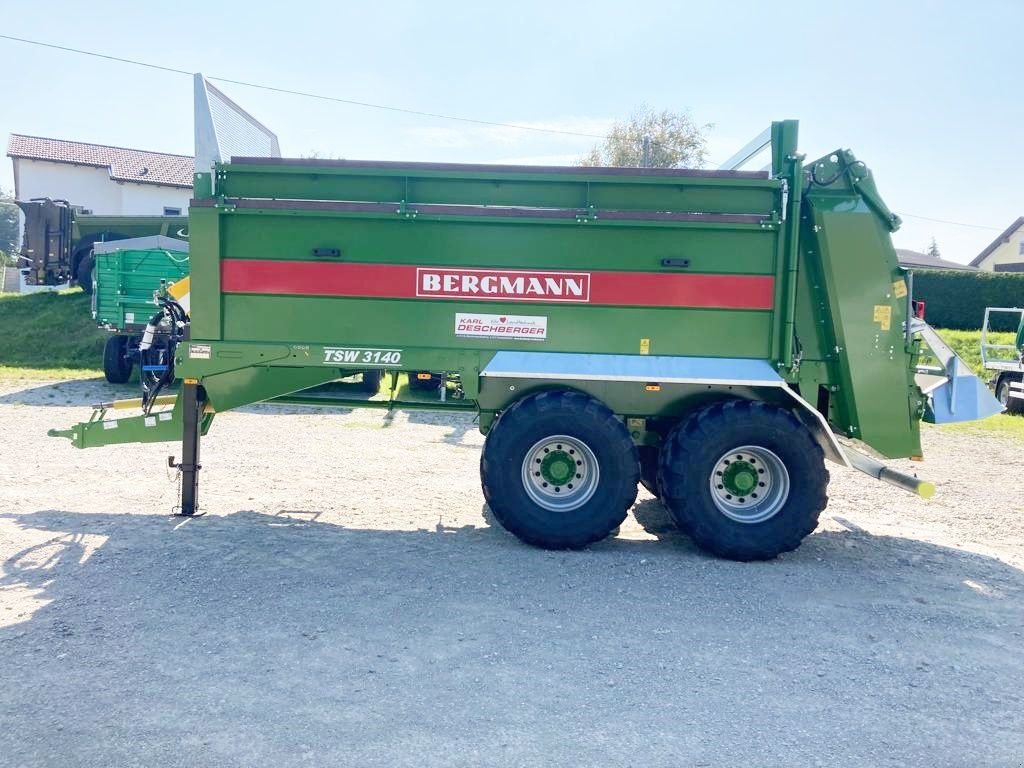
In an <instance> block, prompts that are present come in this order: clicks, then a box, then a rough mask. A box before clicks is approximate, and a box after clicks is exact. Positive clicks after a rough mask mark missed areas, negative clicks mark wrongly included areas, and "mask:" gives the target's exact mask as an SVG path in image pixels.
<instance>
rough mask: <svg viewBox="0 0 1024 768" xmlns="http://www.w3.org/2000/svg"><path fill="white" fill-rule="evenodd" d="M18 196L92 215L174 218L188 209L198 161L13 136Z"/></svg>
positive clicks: (9, 153)
mask: <svg viewBox="0 0 1024 768" xmlns="http://www.w3.org/2000/svg"><path fill="white" fill-rule="evenodd" d="M7 156H8V157H10V158H11V161H12V162H13V163H14V196H15V198H16V199H18V200H31V199H33V198H39V197H49V198H52V199H60V200H67V201H68V202H69V203H71V204H72V205H76V206H81V207H83V208H85V209H86V210H89V211H92V212H93V213H102V214H157V215H172V214H179V213H184V212H186V211H187V210H188V201H189V199H190V198H191V197H192V169H193V165H194V163H193V159H192V157H191V156H190V155H172V154H167V153H164V152H150V151H147V150H141V149H128V148H126V147H111V146H106V145H103V144H88V143H86V142H82V141H65V140H63V139H49V138H44V137H41V136H24V135H22V134H17V133H12V134H11V135H10V138H9V140H8V143H7Z"/></svg>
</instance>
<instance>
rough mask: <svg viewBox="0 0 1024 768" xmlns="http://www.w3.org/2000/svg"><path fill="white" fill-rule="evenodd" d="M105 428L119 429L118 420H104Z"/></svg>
mask: <svg viewBox="0 0 1024 768" xmlns="http://www.w3.org/2000/svg"><path fill="white" fill-rule="evenodd" d="M103 428H104V429H117V422H116V421H104V422H103Z"/></svg>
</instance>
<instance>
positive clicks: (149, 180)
mask: <svg viewBox="0 0 1024 768" xmlns="http://www.w3.org/2000/svg"><path fill="white" fill-rule="evenodd" d="M7 156H8V157H18V158H25V159H28V160H44V161H47V162H51V163H68V164H71V165H88V166H92V167H94V168H107V169H109V171H110V178H111V179H113V180H114V181H130V182H132V183H134V184H157V185H162V186H169V187H191V186H192V173H193V167H194V162H193V159H192V158H191V157H190V156H188V155H171V154H167V153H165V152H148V151H146V150H142V149H127V148H125V147H108V146H105V145H103V144H87V143H85V142H82V141H64V140H63V139H47V138H43V137H40V136H23V135H21V134H18V133H12V134H11V137H10V140H9V141H8V142H7Z"/></svg>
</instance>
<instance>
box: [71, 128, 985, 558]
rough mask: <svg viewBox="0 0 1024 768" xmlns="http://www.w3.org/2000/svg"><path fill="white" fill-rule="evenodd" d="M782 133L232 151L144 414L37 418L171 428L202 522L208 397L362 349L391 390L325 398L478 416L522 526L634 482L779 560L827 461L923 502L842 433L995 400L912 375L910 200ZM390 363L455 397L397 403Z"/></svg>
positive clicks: (149, 431) (555, 541) (615, 506)
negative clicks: (383, 156)
mask: <svg viewBox="0 0 1024 768" xmlns="http://www.w3.org/2000/svg"><path fill="white" fill-rule="evenodd" d="M796 140H797V124H796V122H795V121H785V122H779V123H774V124H773V125H772V127H771V130H770V131H769V132H768V133H767V138H766V139H765V140H764V143H765V144H767V145H770V148H771V155H772V161H771V166H770V170H769V171H765V172H746V171H738V170H724V171H704V170H665V169H636V168H560V167H559V168H544V167H527V166H487V165H449V164H430V163H387V162H358V161H325V160H318V159H305V160H291V159H281V158H233V159H232V161H231V162H230V163H221V164H218V165H217V166H216V168H215V172H214V173H213V174H200V175H199V176H197V182H196V192H195V197H196V199H195V200H194V202H193V204H192V207H191V209H190V232H191V238H190V243H191V267H192V274H191V285H190V290H189V293H188V297H187V298H188V300H189V301H190V302H191V313H190V316H187V315H186V313H185V312H184V311H183V309H182V307H181V306H180V304H181V299H183V298H184V296H183V295H182V292H181V291H180V290H177V291H176V289H175V287H174V286H172V288H171V289H170V291H169V292H167V294H166V295H164V296H162V297H160V299H159V301H160V305H161V307H162V308H163V312H164V316H163V318H162V319H161V321H160V322H159V323H154V324H153V325H151V326H150V327H149V328H148V329H147V334H148V335H150V336H151V337H152V339H153V342H152V343H156V341H155V340H156V339H157V338H160V339H162V341H161V342H160V343H163V344H166V346H167V348H168V349H170V350H172V351H173V375H171V376H168V377H166V381H163V382H161V383H159V385H157V386H153V387H150V388H147V389H146V390H145V391H144V394H143V398H142V400H141V401H138V402H137V403H136V404H137V405H140V406H141V407H142V410H143V413H142V414H141V415H138V416H130V417H127V418H121V419H117V420H112V419H110V418H108V415H109V408H110V407H111V405H112V404H104V405H102V406H100V407H99V408H98V409H97V410H96V411H95V413H94V415H93V418H92V420H91V421H89V422H86V423H83V424H79V425H77V426H75V427H72V428H71V429H68V430H63V431H53V432H52V434H55V435H61V436H65V437H68V438H70V439H71V440H72V442H73V444H74V445H75V446H77V447H91V446H99V445H108V444H112V443H126V442H154V441H161V440H177V439H182V445H183V455H182V459H181V461H180V462H179V463H177V464H176V466H177V467H178V469H179V471H180V472H181V475H182V496H181V512H182V514H186V515H191V514H195V513H196V512H197V511H198V509H199V507H198V504H197V493H198V482H197V478H198V474H199V468H200V465H199V445H200V436H201V435H202V434H205V433H206V431H207V430H208V429H209V428H210V425H211V423H212V421H213V420H214V418H215V416H216V414H217V413H219V412H222V411H226V410H229V409H231V408H237V407H239V406H242V405H246V404H249V403H253V402H258V401H264V400H268V399H271V398H275V399H277V400H279V401H281V400H283V401H286V402H294V403H300V404H302V403H306V404H313V405H318V406H322V405H324V404H325V399H324V398H322V397H320V396H316V397H312V396H310V395H309V394H302V393H301V391H302V390H305V389H307V388H309V387H313V386H316V385H318V384H320V383H323V382H325V381H329V380H331V379H333V378H335V377H337V376H338V375H339V372H340V371H347V370H353V369H358V368H364V367H372V368H375V369H379V370H382V371H386V372H388V373H389V374H391V379H392V387H391V391H392V397H391V399H390V400H387V401H370V402H365V401H359V400H353V399H346V398H342V397H337V398H335V399H334V400H333V402H336V403H338V404H344V405H348V406H352V405H369V406H378V407H388V408H402V407H407V408H421V407H425V406H427V407H432V408H449V409H463V410H472V411H476V412H478V413H479V420H480V421H479V423H480V429H481V430H482V431H483V432H484V433H485V434H486V435H487V439H486V443H485V446H484V449H483V456H482V460H481V479H482V484H483V493H484V496H485V498H486V499H487V502H488V504H489V505H490V508H491V510H492V512H493V513H494V516H495V517H496V518H497V519H498V520H499V521H500V522H501V523H502V525H504V526H505V527H506V528H508V529H509V530H510V531H512V532H513V533H515V534H516V535H517V536H519V537H520V538H521V539H523V540H525V541H528V542H531V543H534V544H538V545H540V546H545V547H558V548H561V547H582V546H585V545H587V544H589V543H591V542H595V541H597V540H599V539H601V538H603V537H605V536H607V535H608V534H609V533H610V532H611V531H613V530H615V528H616V527H617V526H618V525H619V524H620V523H621V522H622V521H623V519H624V517H625V516H626V514H627V511H628V509H629V508H630V506H631V505H632V504H633V501H634V499H635V497H636V493H637V484H638V482H640V481H641V480H642V481H643V482H644V484H645V485H646V486H647V487H648V488H649V489H651V490H652V491H653V492H655V493H657V494H658V495H660V497H661V498H662V500H663V501H664V503H665V504H666V506H667V507H668V509H669V510H670V512H671V513H672V515H673V516H674V518H675V519H676V521H677V522H678V524H679V525H680V526H681V527H682V528H683V529H684V530H685V531H686V532H688V533H689V535H690V536H692V537H693V539H694V541H695V542H696V543H697V544H698V545H700V546H701V547H703V548H705V549H707V550H709V551H711V552H713V553H716V554H718V555H721V556H725V557H730V558H735V559H740V560H751V559H761V558H770V557H773V556H775V555H777V554H778V553H780V552H784V551H787V550H790V549H793V548H795V547H796V546H797V545H798V544H799V543H800V541H801V540H802V539H803V538H804V537H805V536H806V535H808V534H809V533H810V532H811V531H812V530H814V528H815V526H816V525H817V520H818V515H819V513H820V512H821V510H822V509H823V507H824V506H825V503H826V500H827V497H826V487H827V484H828V473H827V471H826V470H825V466H824V459H826V458H828V459H830V460H831V461H834V462H837V463H839V464H842V465H845V466H852V467H855V468H857V469H859V470H862V471H864V472H866V473H868V474H870V475H872V476H873V477H876V478H878V479H881V480H884V481H886V482H889V483H892V484H894V485H896V486H899V487H902V488H905V489H908V490H911V491H913V492H916V493H919V494H921V495H924V496H927V495H929V494H930V493H931V490H932V488H931V485H930V484H929V483H926V482H924V481H921V480H919V479H917V478H915V477H911V476H908V475H906V474H903V473H900V472H897V471H894V470H892V469H890V468H888V467H887V466H885V465H884V464H883V463H881V462H880V461H878V460H877V459H875V458H872V457H869V456H867V455H865V454H864V453H861V452H859V451H857V450H854V449H853V448H852V447H851V444H852V443H856V444H859V445H860V446H861V447H865V448H868V449H871V451H872V453H874V454H876V455H881V456H886V457H907V456H910V457H917V456H920V454H921V445H920V432H919V424H920V421H921V420H922V419H932V420H936V421H949V420H963V419H971V418H980V417H983V416H985V415H988V414H990V413H994V412H996V411H998V410H1000V407H999V405H998V403H996V402H995V400H994V398H992V397H991V395H989V394H987V391H986V390H985V388H984V385H983V384H982V383H981V382H980V381H979V380H978V379H977V378H976V377H974V376H973V375H972V374H970V372H969V371H967V370H966V367H965V366H963V365H962V363H961V362H960V361H959V358H957V357H956V356H955V355H952V356H951V357H948V356H946V355H945V353H944V352H943V353H941V354H938V355H937V356H938V357H939V359H940V362H941V363H942V366H941V370H940V371H939V373H940V375H939V376H937V377H935V378H934V379H933V380H932V382H931V383H930V384H929V389H928V392H927V394H926V393H924V392H922V390H921V388H919V386H918V385H917V383H916V380H915V375H916V373H917V367H918V357H919V355H920V352H921V345H922V343H923V342H922V340H924V341H925V342H927V343H928V344H929V346H932V345H933V342H936V340H937V337H936V336H935V335H934V332H932V331H931V329H930V328H928V326H927V325H926V324H924V323H923V321H920V320H916V319H914V318H912V317H911V315H912V313H911V312H910V311H909V310H910V307H911V293H912V291H911V285H910V283H909V281H908V279H907V275H906V273H905V272H904V271H903V270H902V269H901V268H900V266H899V265H898V263H897V260H896V254H895V252H894V250H893V248H892V244H891V242H890V232H892V231H893V230H895V229H896V228H897V226H898V225H899V219H898V217H896V216H895V215H894V214H892V213H891V212H890V211H889V210H888V208H887V207H886V206H885V203H884V202H883V201H882V199H881V197H880V196H879V194H878V192H877V190H876V188H875V184H874V179H873V177H872V175H871V173H870V171H869V170H868V168H867V167H866V166H865V165H864V163H862V162H861V161H859V160H857V159H856V158H855V157H854V156H853V154H852V153H850V152H849V151H847V150H840V151H837V152H835V153H834V154H832V155H829V156H826V157H824V158H822V159H820V160H818V161H815V162H813V163H810V164H807V165H805V164H804V163H803V162H802V160H803V157H802V155H799V154H798V153H797V142H796ZM908 321H909V322H908ZM146 343H147V342H146V341H145V340H144V341H143V344H142V346H143V347H145V346H146ZM936 343H937V342H936ZM950 354H951V353H950ZM399 371H414V372H425V371H445V372H447V373H446V375H447V376H457V377H458V381H459V382H460V389H459V392H460V395H461V397H459V398H446V399H445V400H444V401H443V402H442V401H441V400H440V399H439V400H438V401H437V402H431V403H424V402H423V401H409V402H403V401H400V400H396V399H395V393H396V390H397V387H396V386H395V381H396V379H397V373H398V372H399ZM173 378H177V379H180V380H181V390H180V394H179V395H178V396H177V397H175V398H173V403H172V404H171V403H169V402H168V399H167V398H166V397H165V395H164V393H165V391H166V384H169V383H170V381H171V379H173ZM293 393H298V394H293ZM986 398H987V399H986ZM163 403H168V404H167V405H166V406H163V405H162V404H163ZM119 405H122V404H119ZM840 438H843V439H844V442H842V443H841V442H840Z"/></svg>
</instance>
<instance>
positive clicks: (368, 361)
mask: <svg viewBox="0 0 1024 768" xmlns="http://www.w3.org/2000/svg"><path fill="white" fill-rule="evenodd" d="M401 364H402V350H400V349H369V348H367V347H324V365H372V366H374V367H377V368H381V367H383V368H386V367H388V366H396V367H397V366H399V365H401Z"/></svg>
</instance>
